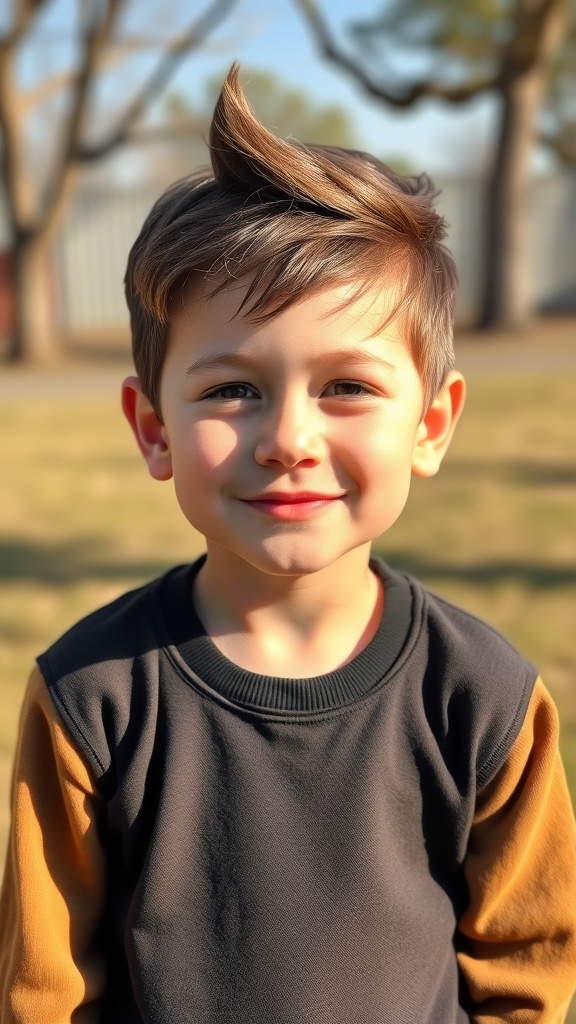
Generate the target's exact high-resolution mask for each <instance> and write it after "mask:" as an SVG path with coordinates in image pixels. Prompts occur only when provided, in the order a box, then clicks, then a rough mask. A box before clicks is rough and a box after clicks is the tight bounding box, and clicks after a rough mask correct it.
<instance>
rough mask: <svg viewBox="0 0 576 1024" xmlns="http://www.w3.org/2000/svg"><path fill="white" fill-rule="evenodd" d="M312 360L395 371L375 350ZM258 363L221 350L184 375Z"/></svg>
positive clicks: (341, 352) (342, 351)
mask: <svg viewBox="0 0 576 1024" xmlns="http://www.w3.org/2000/svg"><path fill="white" fill-rule="evenodd" d="M312 362H313V363H325V364H332V363H342V362H345V363H348V364H349V365H350V364H352V365H357V366H366V365H367V364H368V365H369V364H375V365H376V366H381V367H384V368H385V369H387V370H391V371H393V372H396V371H397V367H396V366H395V364H394V363H391V362H390V361H389V360H388V359H384V358H383V357H382V356H378V355H376V353H375V352H365V351H361V350H357V349H338V350H337V351H335V352H328V353H326V354H325V355H324V354H321V355H319V356H317V358H316V359H313V360H312ZM259 365H260V361H259V360H256V359H251V358H250V356H245V355H242V353H241V352H222V353H221V354H220V355H206V356H200V358H199V359H196V360H195V361H194V362H193V363H190V366H188V367H187V369H186V371H185V372H186V376H192V375H193V374H195V373H209V372H210V371H211V370H218V369H222V368H223V367H229V368H231V369H234V370H254V369H255V368H256V367H258V366H259Z"/></svg>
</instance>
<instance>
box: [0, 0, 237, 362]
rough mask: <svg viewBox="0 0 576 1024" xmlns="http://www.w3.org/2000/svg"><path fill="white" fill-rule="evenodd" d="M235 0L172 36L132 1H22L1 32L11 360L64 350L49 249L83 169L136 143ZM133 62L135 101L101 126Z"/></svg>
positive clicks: (1, 158)
mask: <svg viewBox="0 0 576 1024" xmlns="http://www.w3.org/2000/svg"><path fill="white" fill-rule="evenodd" d="M235 2H236V0H212V2H211V3H209V4H207V5H206V7H205V9H204V11H203V13H202V14H201V15H200V16H199V17H198V18H197V19H196V20H195V21H194V23H192V24H190V25H188V26H187V27H186V28H185V29H184V30H183V31H181V32H179V33H178V35H176V36H174V37H173V38H170V39H168V38H167V37H166V34H165V33H163V32H162V28H161V26H159V25H153V24H152V21H153V17H152V15H153V9H152V8H151V6H150V4H149V3H148V4H146V5H144V3H140V5H139V7H138V8H137V9H135V8H134V6H133V5H131V4H130V3H129V2H128V0H79V2H78V3H77V5H76V9H75V11H72V9H71V8H70V5H69V4H68V5H67V6H66V5H65V4H63V3H62V2H61V0H60V2H59V0H13V5H12V14H11V22H10V24H8V25H7V26H6V27H4V25H3V26H2V27H0V135H1V143H2V148H1V151H0V181H1V183H2V188H3V191H4V205H5V208H6V215H7V220H8V226H9V230H10V235H11V259H12V270H13V283H14V305H15V312H14V329H13V335H12V338H11V340H10V345H9V351H8V357H9V358H10V359H12V360H26V361H41V360H46V359H49V358H52V357H53V356H54V355H55V353H56V351H57V345H58V339H57V337H56V334H55V327H54V317H53V312H52V308H51V302H50V282H49V275H48V269H47V268H48V262H49V261H48V252H49V246H50V242H51V239H52V237H53V234H54V231H55V229H56V227H57V225H58V223H59V221H60V218H61V216H62V213H63V210H64V208H65V206H66V203H67V202H68V200H69V198H70V194H71V190H72V188H73V186H74V183H75V180H76V179H77V177H78V175H79V172H81V170H82V169H83V168H85V167H86V166H87V165H90V164H92V163H94V162H95V161H98V160H101V159H102V158H103V157H105V156H107V155H108V154H110V153H112V151H114V150H115V149H117V148H118V147H119V146H121V145H122V144H123V143H125V142H126V141H128V139H129V138H130V133H131V130H132V128H133V126H135V125H137V124H138V122H139V121H141V119H142V117H143V115H144V114H145V113H146V111H148V110H149V109H150V107H151V105H152V104H153V102H154V101H155V100H156V99H157V97H158V96H159V94H160V93H161V92H162V90H163V89H164V87H165V86H166V84H167V82H168V81H169V79H170V78H171V76H172V75H173V74H174V72H175V71H176V69H177V68H178V67H179V65H180V64H181V62H182V61H183V60H184V59H185V57H187V56H188V55H189V54H190V53H191V52H192V51H194V50H196V49H198V48H199V47H200V46H201V45H202V44H203V43H204V41H205V40H206V38H207V37H208V36H209V34H210V33H211V32H212V31H213V29H214V28H215V27H216V26H217V25H218V24H219V23H220V22H221V21H222V19H223V18H224V17H225V16H226V15H227V14H228V12H229V11H230V9H231V8H232V7H233V6H234V3H235ZM144 10H145V12H146V13H145V14H144V13H143V11H144ZM166 13H167V12H166V3H164V5H163V10H162V11H159V12H157V17H158V14H159V15H160V17H163V19H164V23H165V22H166ZM63 14H64V21H65V28H64V29H63V28H62V21H63ZM136 16H137V18H138V24H139V25H140V26H141V25H142V23H143V22H144V21H145V22H146V26H147V33H143V32H142V31H141V29H140V28H139V29H138V31H136V30H135V29H133V28H132V22H133V21H134V20H135V17H136ZM4 20H5V21H6V16H5V18H4ZM156 29H157V31H155V30H156ZM50 41H52V42H54V41H55V44H57V45H58V46H59V48H60V55H61V50H62V47H63V46H64V44H65V45H66V48H67V50H68V53H67V58H68V62H69V65H70V69H69V70H67V71H62V69H61V68H59V69H57V70H54V69H53V68H52V67H51V66H50V60H49V50H50V47H49V44H50ZM34 43H36V44H38V43H41V44H42V49H41V54H42V59H41V60H40V59H38V45H36V51H35V53H36V59H35V60H34V61H33V62H32V61H31V51H30V47H31V45H33V44H34ZM152 50H154V51H156V55H155V56H154V55H152V56H153V59H151V51H152ZM158 50H160V54H159V55H158V54H157V51H158ZM128 58H131V59H132V61H133V62H134V60H136V61H137V62H138V63H139V64H140V65H141V66H140V68H139V71H140V75H139V77H140V83H139V85H138V86H137V87H136V88H134V84H133V83H132V90H131V94H130V90H129V89H128V88H126V89H125V92H124V91H123V96H124V95H125V93H128V98H127V99H124V102H123V105H122V109H121V110H120V112H118V107H117V97H114V100H113V101H112V100H111V99H110V98H109V99H108V108H109V110H110V108H111V107H112V105H113V103H114V105H116V112H115V114H114V117H113V118H109V119H108V120H107V123H106V124H105V125H102V121H103V118H102V115H101V114H100V113H98V111H99V108H101V106H102V99H101V97H102V91H105V88H106V75H107V73H109V71H110V69H111V68H112V67H118V65H119V64H121V63H122V62H126V61H127V60H128ZM39 65H40V70H39ZM142 67H143V68H144V73H142ZM44 71H45V73H43V72H44ZM127 84H128V83H126V82H125V83H124V85H125V86H126V85H127ZM47 127H48V129H49V130H48V131H46V128H47ZM95 128H98V135H97V137H95V132H94V129H95ZM48 139H49V140H50V145H48Z"/></svg>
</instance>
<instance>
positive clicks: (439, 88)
mask: <svg viewBox="0 0 576 1024" xmlns="http://www.w3.org/2000/svg"><path fill="white" fill-rule="evenodd" d="M294 3H295V4H296V6H297V7H299V8H300V10H301V11H302V14H303V15H304V18H305V19H306V21H307V22H308V25H309V26H310V29H311V31H312V35H313V36H314V38H315V39H316V42H317V44H318V47H319V49H320V51H321V53H322V54H323V55H324V57H325V58H326V59H327V60H329V61H331V62H332V63H333V64H337V65H338V67H341V68H343V70H344V71H346V72H348V74H350V75H352V77H353V78H355V79H356V81H357V82H359V84H360V85H361V86H362V88H363V89H364V90H365V91H366V92H367V93H369V94H370V95H371V96H375V97H376V98H377V99H382V100H385V102H386V103H389V104H390V106H392V107H397V108H406V107H410V106H412V105H413V104H414V103H415V102H416V101H417V100H419V99H421V98H422V97H423V96H433V97H435V98H436V99H442V100H446V101H447V102H448V103H466V102H467V101H468V100H470V99H472V97H474V96H477V95H478V94H479V93H481V92H485V91H486V90H487V89H497V88H498V87H499V85H500V71H498V72H497V74H495V75H493V76H489V77H487V78H483V79H479V80H477V81H472V82H468V83H467V84H466V85H463V86H458V87H449V86H444V85H441V84H440V83H438V82H429V81H421V82H416V83H414V84H413V85H411V86H409V87H407V88H406V89H404V91H403V92H402V93H400V92H393V91H391V90H390V89H389V88H387V86H386V85H384V83H383V82H379V81H376V79H374V78H373V77H372V76H371V75H369V74H368V72H367V71H366V70H365V69H364V68H363V67H362V66H361V65H360V64H359V63H358V62H357V61H356V60H354V59H353V58H352V57H349V56H348V55H347V54H346V53H344V51H343V50H341V49H340V48H339V47H338V46H337V45H336V42H335V40H334V38H333V36H332V34H331V32H330V30H329V28H328V25H327V24H326V21H325V20H324V18H323V17H322V15H321V14H320V11H319V9H318V6H317V4H316V3H315V2H314V0H294Z"/></svg>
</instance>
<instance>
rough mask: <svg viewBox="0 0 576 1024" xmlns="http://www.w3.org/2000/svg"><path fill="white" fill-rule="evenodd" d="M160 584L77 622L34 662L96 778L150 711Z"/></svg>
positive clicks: (100, 775)
mask: <svg viewBox="0 0 576 1024" xmlns="http://www.w3.org/2000/svg"><path fill="white" fill-rule="evenodd" d="M158 582H159V581H155V582H154V583H149V584H147V585H146V586H144V587H141V588H139V589H138V590H134V591H131V592H129V593H127V594H124V595H123V596H122V597H119V598H118V599H117V600H116V601H113V602H112V603H111V604H108V605H105V606H104V607H103V608H99V609H98V610H97V611H95V612H93V613H92V614H90V615H88V616H87V617H86V618H84V619H81V620H80V621H79V622H78V623H76V625H75V626H73V627H72V628H71V629H70V630H68V632H67V633H65V634H64V635H63V636H62V637H61V638H60V639H59V640H57V641H56V643H55V644H53V646H52V647H50V648H49V649H48V650H47V651H46V652H45V653H44V654H42V655H40V657H39V658H38V664H39V666H40V670H41V672H42V674H43V676H44V679H45V680H46V685H47V687H48V690H49V692H50V694H51V696H52V699H53V701H54V704H55V706H56V708H57V710H58V712H59V714H60V716H61V718H62V720H63V722H64V723H65V725H66V726H67V727H68V729H69V731H70V733H71V735H72V737H73V739H74V741H75V742H76V744H77V745H78V747H79V749H80V750H81V751H82V753H83V754H84V756H85V757H86V759H87V760H88V763H89V764H90V766H91V768H92V769H93V771H94V773H95V776H96V779H97V781H98V780H101V779H102V778H103V776H104V775H105V774H106V773H107V772H108V771H109V769H110V768H111V751H116V750H118V749H120V750H121V749H122V744H123V743H124V745H126V742H127V739H128V737H129V733H130V732H131V731H132V730H134V729H140V730H142V729H144V728H145V719H146V718H149V716H150V714H151V713H153V707H152V705H153V704H154V702H155V696H154V689H155V681H156V682H157V677H158V650H159V646H161V643H162V640H161V638H159V635H158V633H159V630H158V627H157V623H156V617H155V614H154V602H153V594H154V589H155V587H157V586H158Z"/></svg>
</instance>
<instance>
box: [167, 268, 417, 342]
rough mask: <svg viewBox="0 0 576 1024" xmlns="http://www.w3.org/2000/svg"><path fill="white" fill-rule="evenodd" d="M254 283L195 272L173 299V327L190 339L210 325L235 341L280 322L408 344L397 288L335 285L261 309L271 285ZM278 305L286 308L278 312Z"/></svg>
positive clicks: (360, 283)
mask: <svg viewBox="0 0 576 1024" xmlns="http://www.w3.org/2000/svg"><path fill="white" fill-rule="evenodd" d="M253 285H254V278H253V277H252V276H251V277H243V278H238V279H233V278H232V279H230V278H229V277H225V276H224V275H218V276H212V277H210V276H209V275H199V274H195V275H194V276H193V277H190V278H188V280H187V281H186V282H185V285H184V286H183V287H182V288H181V289H179V290H178V292H177V293H176V295H175V296H174V297H173V303H172V317H171V320H172V323H173V324H174V323H177V324H178V325H179V326H183V327H184V329H185V330H186V328H187V327H189V329H190V340H191V341H192V340H193V337H194V336H195V335H198V334H202V333H203V331H202V328H203V327H204V328H205V327H206V326H208V325H209V326H210V327H212V328H215V329H218V328H220V329H221V330H222V331H224V332H225V334H226V336H227V337H233V336H236V335H237V334H238V332H240V333H241V334H244V333H246V332H247V333H254V332H257V331H259V330H260V329H261V328H265V326H266V325H268V330H269V333H270V334H274V333H275V331H274V328H275V326H277V325H278V322H279V321H280V322H284V321H286V322H289V323H292V324H298V325H299V327H300V328H301V329H302V330H305V331H308V330H310V331H318V330H319V331H320V332H321V334H322V336H324V337H328V336H336V337H338V336H348V335H354V336H355V337H356V338H357V340H362V339H366V340H369V339H371V338H374V337H376V336H379V335H381V334H382V333H383V332H385V333H386V335H387V336H389V337H390V338H391V339H392V340H394V341H402V342H404V341H405V338H404V336H403V335H404V331H403V325H402V324H401V323H400V322H399V318H398V317H397V316H395V311H396V309H397V308H398V305H399V301H400V298H401V296H400V295H399V289H398V287H396V286H393V285H390V284H379V285H375V284H374V283H366V282H363V281H359V280H355V281H336V282H334V283H332V284H324V285H321V286H318V287H316V288H313V289H310V290H309V291H307V292H305V293H304V294H303V295H300V296H296V297H295V298H292V299H291V298H290V296H289V295H288V296H286V297H282V296H277V297H276V298H275V300H274V299H273V300H272V301H271V302H270V303H268V305H267V304H266V303H264V304H262V305H260V306H258V300H259V298H260V296H261V295H262V293H263V292H264V290H265V289H266V281H265V280H264V281H263V283H262V284H261V285H257V287H256V288H253ZM286 300H287V301H286ZM255 304H256V306H257V308H256V309H254V306H255ZM278 306H280V307H281V308H280V309H278V310H276V307H278Z"/></svg>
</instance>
